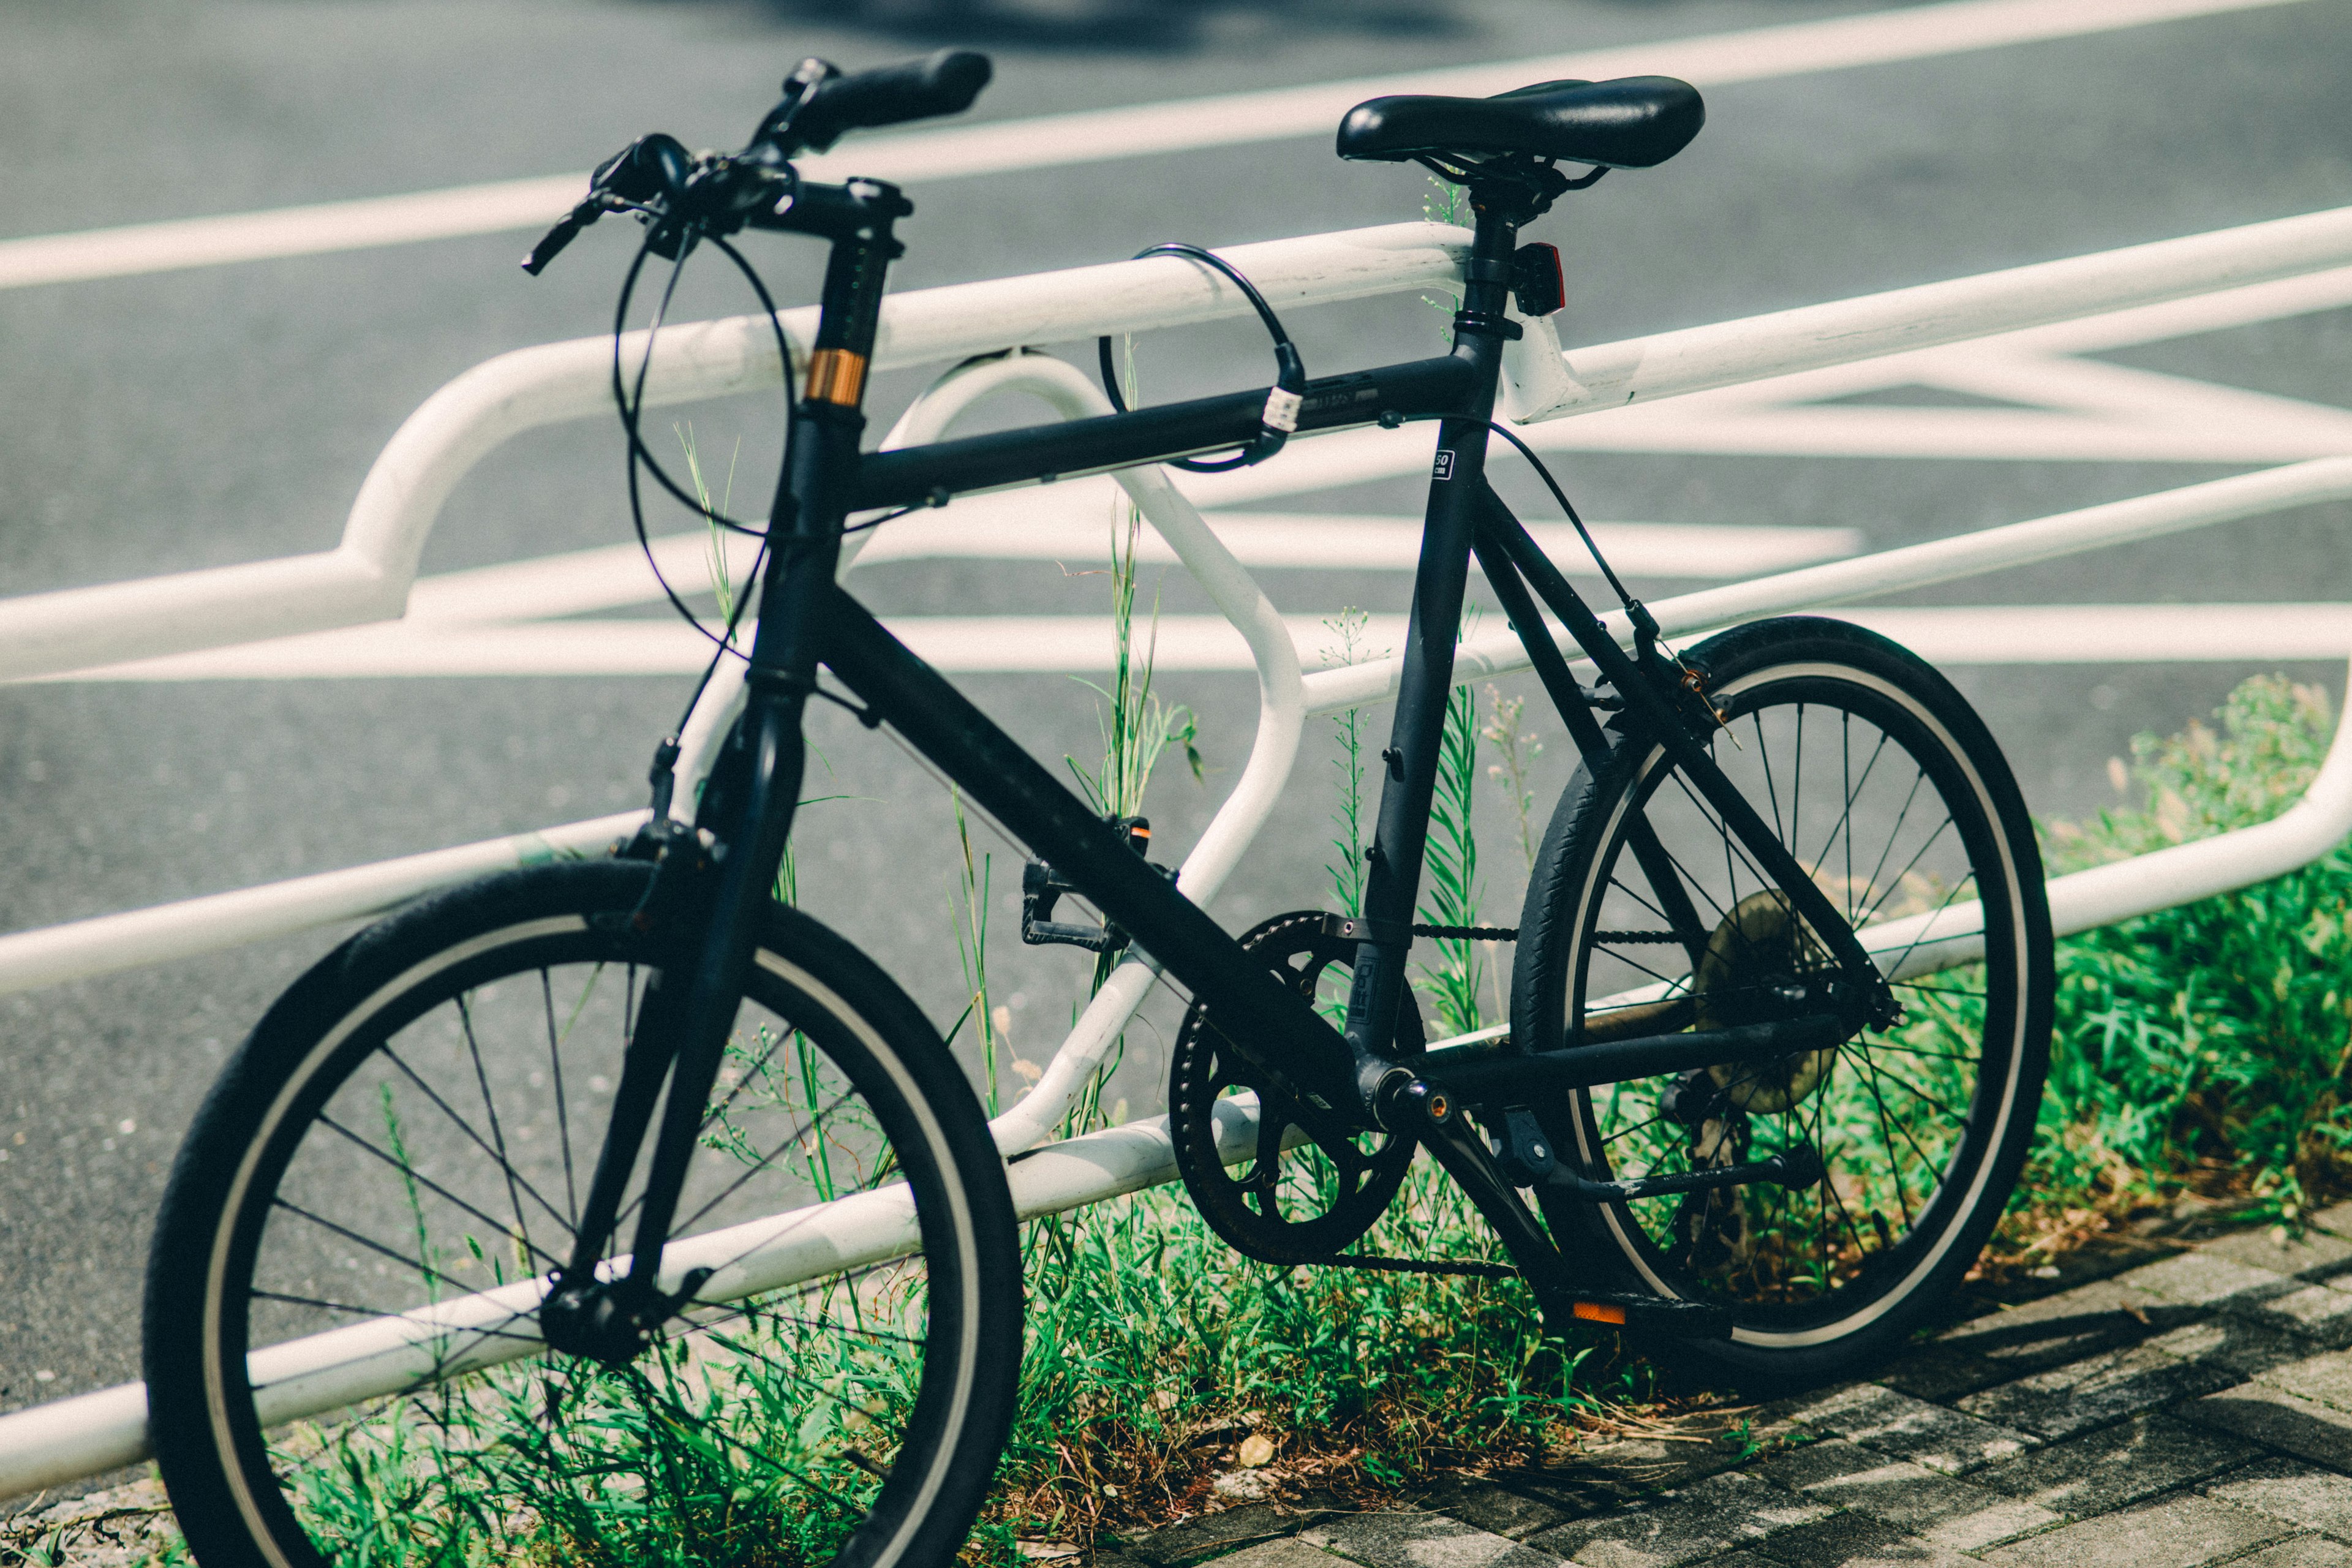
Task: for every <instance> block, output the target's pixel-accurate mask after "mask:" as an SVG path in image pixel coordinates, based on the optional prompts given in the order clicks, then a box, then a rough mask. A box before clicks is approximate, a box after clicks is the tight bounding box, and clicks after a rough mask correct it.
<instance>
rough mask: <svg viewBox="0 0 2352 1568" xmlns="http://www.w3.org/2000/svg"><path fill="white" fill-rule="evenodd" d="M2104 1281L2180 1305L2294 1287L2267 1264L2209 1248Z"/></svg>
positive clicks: (2233, 1301) (2232, 1300)
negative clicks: (2222, 1254)
mask: <svg viewBox="0 0 2352 1568" xmlns="http://www.w3.org/2000/svg"><path fill="white" fill-rule="evenodd" d="M2108 1283H2110V1284H2113V1285H2116V1286H2120V1287H2122V1288H2123V1289H2129V1290H2145V1291H2147V1292H2148V1293H2149V1294H2150V1295H2153V1296H2160V1297H2162V1298H2163V1299H2164V1300H2167V1301H2171V1302H2176V1303H2178V1304H2179V1305H2180V1306H2184V1307H2217V1306H2221V1305H2223V1304H2225V1303H2226V1304H2230V1305H2242V1304H2247V1303H2251V1302H2254V1301H2260V1300H2264V1299H2266V1298H2269V1297H2272V1296H2283V1295H2284V1294H2286V1292H2287V1291H2288V1290H2290V1289H2293V1288H2294V1287H2293V1286H2292V1285H2291V1284H2289V1282H2288V1281H2287V1280H2285V1279H2282V1278H2281V1277H2280V1276H2279V1275H2278V1274H2276V1273H2274V1272H2273V1271H2272V1270H2271V1269H2268V1268H2254V1267H2253V1266H2252V1264H2247V1263H2240V1262H2237V1261H2235V1260H2234V1259H2231V1258H2223V1257H2220V1256H2218V1255H2217V1254H2215V1253H2212V1252H2210V1251H2197V1252H2184V1253H2181V1254H2180V1255H2179V1257H2176V1258H2166V1259H2164V1260H2163V1261H2162V1262H2160V1263H2146V1264H2142V1265H2141V1266H2140V1267H2139V1268H2134V1269H2130V1270H2128V1271H2126V1272H2125V1273H2122V1274H2118V1275H2116V1277H2115V1279H2112V1280H2110V1281H2108Z"/></svg>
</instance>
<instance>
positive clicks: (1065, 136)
mask: <svg viewBox="0 0 2352 1568" xmlns="http://www.w3.org/2000/svg"><path fill="white" fill-rule="evenodd" d="M2305 3H2308V0H1950V3H1948V4H1944V5H1917V6H1906V7H1904V8H1901V9H1897V10H1892V11H1879V12H1871V13H1868V14H1865V15H1863V16H1839V17H1832V18H1830V19H1827V20H1822V21H1815V22H1797V23H1790V24H1786V25H1783V26H1774V27H1758V28H1752V29H1748V30H1745V31H1741V32H1735V33H1719V34H1715V35H1711V36H1708V37H1696V38H1670V39H1664V40H1661V41H1659V42H1657V43H1653V44H1635V45H1628V46H1624V47H1617V48H1610V49H1594V50H1586V51H1583V52H1580V53H1577V54H1569V55H1555V56H1549V57H1544V58H1534V59H1525V60H1507V61H1502V62H1498V63H1496V64H1491V65H1479V66H1466V67H1458V68H1449V69H1444V70H1432V71H1416V72H1410V73H1402V74H1398V75H1392V76H1382V77H1367V78H1363V79H1359V80H1355V81H1342V82H1326V83H1321V84H1318V85H1316V86H1311V87H1300V88H1284V89H1275V90H1271V91H1262V92H1240V93H1229V94H1226V95H1223V96H1222V97H1216V98H1203V99H1190V100H1183V101H1181V102H1175V103H1156V104H1139V105H1135V106H1133V107H1130V108H1124V109H1109V110H1088V111H1084V112H1079V113H1072V114H1055V115H1046V116H1043V117H1041V118H1038V119H1034V120H1017V121H999V122H996V123H985V122H983V123H980V124H973V125H951V126H945V127H941V128H940V129H937V130H931V131H920V132H905V133H901V134H899V135H896V136H877V137H871V138H867V139H864V140H861V141H859V142H854V143H853V144H852V145H851V146H850V147H849V148H848V149H847V150H846V151H845V152H838V153H828V154H825V155H824V156H822V157H815V158H810V159H806V160H804V161H803V163H802V164H801V167H802V170H803V173H805V174H808V175H809V176H810V177H812V178H817V179H838V178H841V177H843V176H844V175H846V174H866V175H871V176H873V177H875V178H877V179H887V180H897V181H899V182H902V183H919V182H927V181H938V180H946V179H956V178H961V177H964V176H968V175H973V174H1006V173H1011V172H1013V171H1017V170H1024V169H1042V168H1054V167H1061V166H1066V165H1069V164H1074V163H1100V162H1104V161H1107V160H1110V159H1118V158H1132V157H1142V156H1149V155H1153V154H1160V153H1182V152H1192V151H1198V150H1201V149H1204V148H1210V147H1225V146H1235V145H1241V144H1245V143H1251V142H1272V141H1280V140H1283V139H1286V138H1289V137H1297V136H1308V135H1327V134H1328V133H1329V132H1331V131H1332V129H1333V128H1334V127H1335V126H1337V125H1338V124H1339V118H1340V116H1341V115H1343V114H1344V113H1346V112H1347V110H1349V108H1350V107H1352V106H1353V105H1355V104H1356V103H1358V102H1360V101H1361V100H1364V99H1367V98H1371V97H1374V96H1377V95H1379V94H1381V93H1391V92H1434V93H1451V94H1459V95H1465V96H1476V95H1483V94H1487V93H1494V92H1500V91H1502V90H1504V89H1507V88H1512V87H1517V86H1519V85H1521V84H1523V83H1525V82H1528V81H1530V80H1537V81H1540V80H1546V79H1554V78H1560V77H1582V78H1587V79H1605V78H1608V77H1612V76H1626V75H1635V74H1644V75H1665V76H1678V77H1681V78H1683V79H1685V80H1688V81H1692V82H1695V83H1696V84H1697V85H1699V86H1700V87H1719V86H1724V85H1727V84H1729V83H1733V82H1743V81H1760V80H1766V79H1772V78H1779V77H1789V76H1801V75H1805V74H1808V73H1811V72H1815V71H1826V70H1840V69H1846V68H1853V67H1857V66H1871V65H1884V64H1887V63H1890V62H1893V61H1896V60H1910V59H1924V58H1934V57H1937V56H1942V55H1952V54H1960V53H1966V52H1969V51H1973V50H1978V49H1988V48H1997V47H2004V46H2008V45H2012V44H2029V43H2043V42H2048V41H2050V40H2052V39H2057V38H2068V37H2084V36H2086V35H2090V34H2096V33H2105V32H2112V31H2115V30H2117V29H2120V28H2126V27H2138V26H2148V25H2150V24H2153V23H2159V22H2170V21H2179V20H2182V19H2185V18H2189V17H2197V16H2223V15H2228V14H2230V13H2232V12H2240V11H2252V10H2259V9H2264V8H2268V7H2271V6H2276V5H2297V4H2305ZM614 134H615V140H616V141H617V140H618V138H619V135H620V134H621V132H618V131H616V132H615V133H614ZM585 179H586V176H584V175H582V174H556V175H545V176H540V177H536V178H531V179H521V180H501V181H498V182H495V183H492V184H478V185H464V186H459V187H457V188H455V189H449V190H439V191H421V192H417V193H415V194H413V195H398V196H377V197H370V198H364V199H361V200H356V201H346V202H329V203H323V204H320V205H311V206H299V207H282V208H279V209H277V210H275V211H270V212H258V213H238V214H231V215H226V216H219V217H201V218H184V219H178V220H175V221H171V222H164V223H148V224H135V225H131V226H124V227H119V228H105V229H91V230H88V231H85V232H81V233H77V234H55V235H37V236H33V237H27V238H23V239H12V240H0V289H24V288H30V287H32V286H34V285H37V284H42V283H62V282H73V281H81V280H85V279H99V278H124V277H131V276H136V275H139V274H143V273H153V272H168V271H173V270H177V269H179V268H189V267H214V266H220V265H223V264H225V263H228V262H235V261H260V260H268V259H272V258H285V257H294V256H314V255H320V254H324V253H327V252H331V251H341V250H361V249H367V248H371V247H377V246H385V245H402V244H408V243H412V242H415V241H419V240H429V239H449V238H454V237H459V236H464V235H479V234H499V233H505V232H508V231H511V230H520V229H528V228H534V227H543V226H546V225H548V224H550V223H551V222H553V221H554V219H555V217H556V216H557V215H559V214H561V213H562V211H563V210H564V209H565V208H566V207H568V206H570V205H572V203H573V202H575V201H577V200H579V198H580V195H581V194H582V192H583V189H584V185H585Z"/></svg>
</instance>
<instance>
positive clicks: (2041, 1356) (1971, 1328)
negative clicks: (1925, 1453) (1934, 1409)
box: [1890, 1279, 2203, 1399]
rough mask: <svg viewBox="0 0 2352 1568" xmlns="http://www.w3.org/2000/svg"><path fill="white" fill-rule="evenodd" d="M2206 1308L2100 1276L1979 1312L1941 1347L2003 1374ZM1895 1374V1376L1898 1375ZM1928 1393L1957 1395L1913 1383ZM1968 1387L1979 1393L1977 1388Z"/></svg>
mask: <svg viewBox="0 0 2352 1568" xmlns="http://www.w3.org/2000/svg"><path fill="white" fill-rule="evenodd" d="M2202 1315H2203V1314H2201V1313H2199V1312H2197V1311H2196V1310H2194V1309H2193V1308H2192V1307H2189V1306H2187V1305H2184V1304H2182V1303H2179V1302H2176V1301H2174V1300H2170V1299H2169V1298H2168V1297H2164V1296H2159V1295H2158V1294H2156V1293H2155V1292H2154V1291H2150V1290H2143V1289H2137V1288H2136V1287H2133V1286H2130V1285H2126V1284H2122V1283H2120V1282H2118V1281H2116V1280H2114V1279H2100V1280H2095V1281H2093V1282H2092V1283H2091V1284H2088V1285H2078V1286H2076V1287H2075V1288H2074V1289H2072V1290H2062V1291H2060V1292H2058V1294H2056V1295H2054V1296H2044V1297H2043V1298H2042V1300H2038V1301H2029V1302H2027V1303H2026V1304H2025V1305H2023V1306H2021V1307H2011V1308H2005V1309H2003V1310H2000V1311H1998V1312H1989V1313H1987V1314H1986V1315H1985V1316H1983V1317H1981V1318H1975V1319H1971V1320H1970V1321H1968V1322H1965V1323H1962V1324H1961V1325H1960V1326H1959V1327H1958V1328H1956V1329H1953V1330H1951V1331H1948V1333H1946V1334H1945V1335H1944V1336H1943V1338H1942V1339H1940V1340H1939V1341H1937V1344H1938V1346H1940V1347H1942V1348H1945V1349H1948V1350H1952V1351H1958V1352H1966V1353H1969V1354H1971V1355H1976V1356H1980V1357H1982V1358H1984V1359H1985V1360H1986V1361H1987V1362H1990V1363H1997V1364H1998V1365H2000V1367H2001V1368H2003V1369H2004V1370H2003V1373H2002V1377H2001V1381H2007V1380H2008V1379H2009V1378H2013V1377H2019V1376H2022V1375H2024V1374H2026V1373H2034V1372H2040V1371H2042V1370H2044V1369H2046V1368H2049V1367H2053V1366H2057V1365H2060V1364H2062V1363H2065V1362H2070V1361H2074V1360H2076V1359H2078V1358H2080V1357H2082V1356H2086V1355H2094V1354H2096V1353H2097V1352H2101V1351H2105V1350H2113V1349H2115V1348H2116V1347H2118V1346H2121V1345H2128V1344H2136V1343H2137V1342H2140V1341H2141V1340H2144V1339H2147V1337H2148V1336H2149V1335H2151V1334H2156V1333H2161V1332H2163V1331H2165V1330H2167V1329H2170V1328H2176V1327H2178V1326H2179V1325H2180V1324H2181V1323H2183V1322H2186V1321H2189V1320H2190V1319H2192V1318H2195V1317H2200V1316H2202ZM1890 1381H1891V1380H1890ZM1905 1392H1906V1393H1916V1394H1918V1395H1919V1397H1921V1398H1923V1399H1942V1398H1949V1397H1951V1395H1949V1394H1939V1393H1930V1392H1927V1391H1924V1390H1917V1389H1906V1390H1905ZM1968 1392H1971V1393H1973V1392H1974V1390H1969V1391H1968Z"/></svg>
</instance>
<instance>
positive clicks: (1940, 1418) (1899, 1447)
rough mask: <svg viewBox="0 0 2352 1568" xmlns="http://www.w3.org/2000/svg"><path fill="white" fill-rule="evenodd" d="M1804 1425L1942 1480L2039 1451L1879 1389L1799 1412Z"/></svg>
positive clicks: (2004, 1431)
mask: <svg viewBox="0 0 2352 1568" xmlns="http://www.w3.org/2000/svg"><path fill="white" fill-rule="evenodd" d="M1794 1419H1796V1420H1797V1421H1799V1422H1800V1423H1801V1424H1802V1425H1804V1426H1811V1427H1813V1428H1816V1429H1818V1430H1820V1431H1823V1432H1829V1433H1833V1434H1835V1435H1836V1436H1841V1437H1847V1438H1851V1439H1852V1440H1853V1441H1854V1442H1857V1443H1861V1444H1864V1445H1866V1446H1868V1447H1873V1448H1875V1449H1877V1450H1878V1451H1879V1452H1880V1453H1883V1454H1891V1455H1893V1456H1894V1457H1895V1458H1898V1459H1909V1460H1911V1461H1912V1462H1913V1463H1915V1464H1917V1465H1920V1466H1922V1467H1924V1468H1927V1469H1930V1470H1934V1471H1937V1473H1939V1474H1942V1475H1948V1476H1959V1475H1966V1474H1968V1473H1969V1471H1970V1470H1974V1469H1979V1468H1982V1467H1984V1466H1986V1465H1990V1464H1993V1463H1996V1462H1998V1461H2000V1460H2001V1459H2006V1458H2011V1457H2013V1456H2015V1455H2018V1454H2021V1453H2023V1452H2024V1451H2025V1450H2026V1449H2028V1448H2030V1447H2034V1445H2035V1443H2036V1441H2037V1439H2035V1438H2033V1437H2032V1436H2028V1435H2027V1434H2025V1433H2023V1432H2020V1431H2016V1430H2014V1429H2013V1428H2011V1427H2007V1426H1996V1425H1994V1424H1993V1423H1992V1422H1990V1421H1983V1420H1979V1419H1978V1418H1977V1417H1976V1416H1973V1415H1963V1414H1962V1413H1960V1412H1959V1411H1957V1410H1949V1409H1947V1408H1945V1407H1944V1406H1943V1405H1930V1404H1928V1403H1927V1401H1926V1400H1924V1399H1914V1398H1912V1397H1911V1396H1910V1395H1908V1394H1897V1393H1895V1391H1894V1390H1893V1389H1891V1388H1881V1387H1878V1386H1877V1385H1876V1384H1860V1385H1858V1386H1856V1387H1853V1388H1847V1389H1841V1390H1839V1391H1838V1392H1837V1393H1835V1394H1830V1395H1829V1396H1828V1397H1826V1398H1823V1399H1821V1400H1817V1401H1815V1402H1814V1403H1812V1404H1811V1405H1805V1406H1803V1407H1801V1409H1800V1410H1798V1411H1797V1412H1795V1413H1794Z"/></svg>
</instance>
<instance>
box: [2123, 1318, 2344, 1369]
mask: <svg viewBox="0 0 2352 1568" xmlns="http://www.w3.org/2000/svg"><path fill="white" fill-rule="evenodd" d="M2148 1344H2149V1346H2150V1347H2151V1348H2153V1349H2156V1350H2160V1351H2162V1352H2164V1353H2165V1354H2167V1355H2168V1356H2173V1357H2176V1358H2178V1359H2179V1360H2181V1361H2187V1362H2196V1363H2200V1364H2205V1365H2211V1366H2221V1367H2227V1368H2228V1369H2229V1370H2230V1371H2231V1372H2234V1373H2237V1374H2238V1375H2239V1376H2240V1377H2242V1378H2246V1377H2255V1376H2259V1375H2260V1374H2261V1373H2265V1372H2268V1371H2269V1370H2270V1369H2271V1368H2273V1367H2274V1366H2281V1365H2284V1364H2285V1363H2288V1362H2291V1361H2301V1360H2303V1359H2304V1358H2305V1357H2306V1356H2308V1355H2310V1354H2311V1353H2312V1352H2313V1350H2314V1349H2315V1346H2314V1344H2313V1342H2311V1341H2310V1340H2308V1339H2306V1338H2305V1337H2304V1336H2303V1335H2301V1334H2299V1333H2296V1332H2294V1331H2291V1330H2288V1329H2285V1328H2282V1327H2280V1326H2278V1325H2277V1324H2275V1323H2265V1322H2259V1321H2255V1320H2253V1319H2251V1318H2242V1317H2238V1316H2235V1315H2234V1314H2232V1315H2228V1316H2223V1315H2219V1314H2217V1315H2215V1316H2213V1317H2210V1318H2199V1319H2197V1320H2196V1321H2192V1322H2187V1323H2183V1324H2182V1325H2180V1327H2179V1328H2177V1329H2173V1330H2170V1331H2168V1332H2165V1333H2161V1334H2158V1335H2157V1336H2156V1338H2154V1339H2152V1340H2150V1341H2148Z"/></svg>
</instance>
